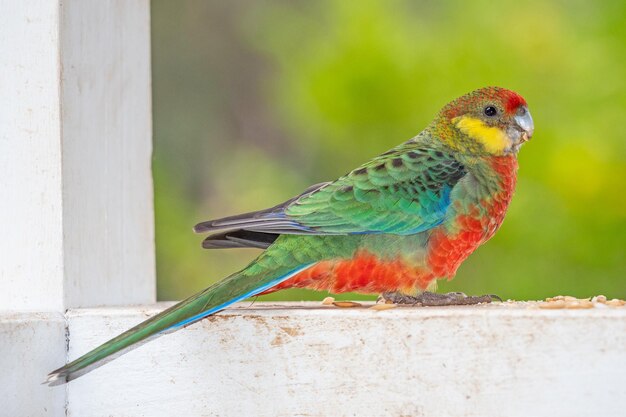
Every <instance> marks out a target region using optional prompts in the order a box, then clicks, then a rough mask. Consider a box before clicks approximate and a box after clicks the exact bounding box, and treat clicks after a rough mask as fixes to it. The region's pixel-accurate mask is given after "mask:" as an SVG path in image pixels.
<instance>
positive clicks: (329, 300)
mask: <svg viewBox="0 0 626 417" xmlns="http://www.w3.org/2000/svg"><path fill="white" fill-rule="evenodd" d="M334 301H335V298H334V297H326V298H324V299H323V300H322V305H323V306H329V305H331V304H332V303H333V302H334Z"/></svg>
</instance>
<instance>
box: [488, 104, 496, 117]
mask: <svg viewBox="0 0 626 417" xmlns="http://www.w3.org/2000/svg"><path fill="white" fill-rule="evenodd" d="M496 114H498V109H496V108H495V107H494V106H487V107H485V115H486V116H489V117H493V116H495V115H496Z"/></svg>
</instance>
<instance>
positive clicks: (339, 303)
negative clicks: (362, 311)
mask: <svg viewBox="0 0 626 417" xmlns="http://www.w3.org/2000/svg"><path fill="white" fill-rule="evenodd" d="M329 298H330V297H329ZM333 305H334V306H335V307H341V308H351V307H361V306H362V304H361V303H356V302H354V301H333Z"/></svg>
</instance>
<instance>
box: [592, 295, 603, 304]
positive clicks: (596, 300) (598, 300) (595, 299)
mask: <svg viewBox="0 0 626 417" xmlns="http://www.w3.org/2000/svg"><path fill="white" fill-rule="evenodd" d="M591 301H593V302H594V303H606V297H605V296H604V295H596V296H595V297H593V298H592V299H591Z"/></svg>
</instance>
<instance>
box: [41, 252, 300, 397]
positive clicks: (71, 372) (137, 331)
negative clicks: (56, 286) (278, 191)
mask: <svg viewBox="0 0 626 417" xmlns="http://www.w3.org/2000/svg"><path fill="white" fill-rule="evenodd" d="M266 254H267V252H266V253H265V254H263V255H261V256H260V257H259V258H257V260H256V261H255V262H253V263H251V264H250V265H248V267H246V268H245V269H243V270H242V271H240V272H237V273H235V274H233V275H230V276H229V277H228V278H225V279H224V280H222V281H220V282H217V283H216V284H214V285H212V286H210V287H208V288H207V289H205V290H203V291H201V292H199V293H198V294H195V295H193V296H191V297H189V298H187V299H186V300H184V301H181V302H180V303H178V304H176V305H174V306H172V307H170V308H168V309H167V310H164V311H162V312H161V313H159V314H157V315H156V316H154V317H151V318H150V319H148V320H146V321H144V322H143V323H140V324H138V325H137V326H135V327H133V328H132V329H130V330H128V331H126V332H124V333H122V334H120V335H119V336H117V337H115V338H113V339H111V340H109V341H108V342H106V343H104V344H103V345H101V346H98V347H97V348H95V349H94V350H92V351H91V352H88V353H86V354H85V355H83V356H81V357H80V358H78V359H76V360H74V361H72V362H70V363H68V364H67V365H65V366H63V367H61V368H59V369H57V370H54V371H52V372H50V374H49V375H48V378H47V380H46V383H48V384H50V385H59V384H63V383H65V382H68V381H71V380H72V379H76V378H78V377H79V376H82V375H84V374H86V373H87V372H89V371H91V370H93V369H95V368H97V367H99V366H102V365H104V364H105V363H107V362H109V361H111V360H113V359H115V358H117V357H119V356H121V355H123V354H124V353H126V352H128V351H130V350H132V349H134V348H136V347H138V346H140V344H141V342H144V343H145V342H146V341H147V340H148V339H149V338H150V339H151V338H153V337H155V336H158V335H161V334H164V333H169V332H171V331H175V330H178V329H180V328H181V327H184V326H186V325H189V324H191V323H194V322H196V321H198V320H200V319H202V318H204V317H207V316H209V315H211V314H213V313H217V312H218V311H220V310H222V309H224V308H226V307H228V306H229V305H231V304H233V303H235V302H237V301H240V300H243V299H245V298H248V297H253V296H255V295H257V294H260V293H262V292H264V291H266V290H268V289H270V288H272V287H274V286H275V285H277V284H280V283H281V282H283V281H285V280H287V279H289V278H290V277H292V276H293V275H295V274H297V273H298V272H300V271H302V270H304V269H306V268H308V267H309V266H311V264H300V265H297V264H296V265H294V264H292V265H291V266H279V265H276V263H275V262H263V260H264V259H263V258H266V259H267V257H265V256H264V255H266ZM289 263H290V262H289ZM267 264H272V265H271V266H272V268H268V266H269V265H267Z"/></svg>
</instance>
